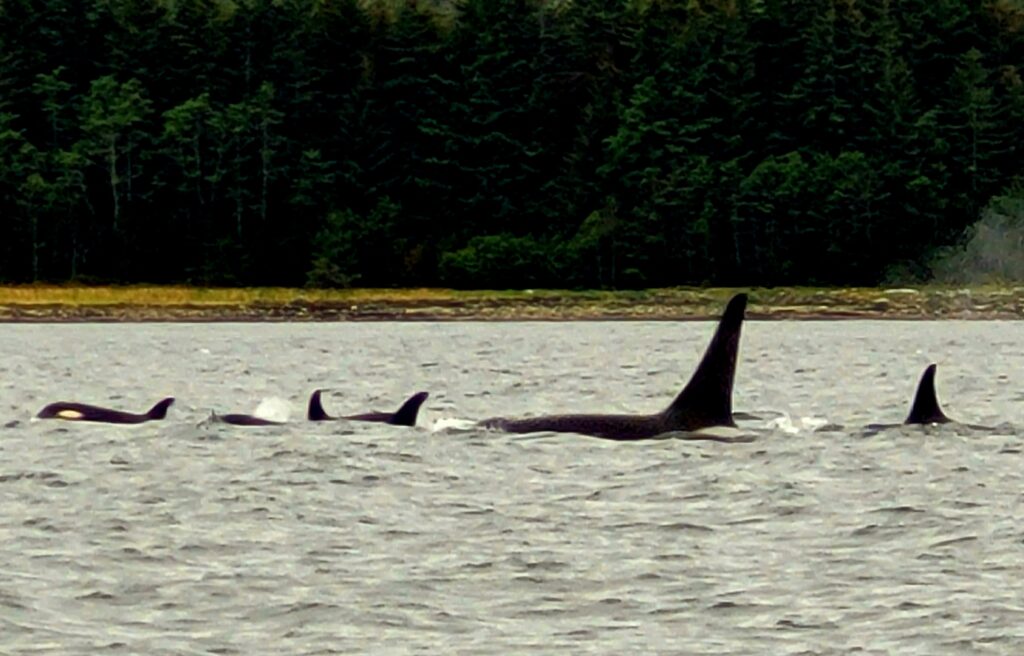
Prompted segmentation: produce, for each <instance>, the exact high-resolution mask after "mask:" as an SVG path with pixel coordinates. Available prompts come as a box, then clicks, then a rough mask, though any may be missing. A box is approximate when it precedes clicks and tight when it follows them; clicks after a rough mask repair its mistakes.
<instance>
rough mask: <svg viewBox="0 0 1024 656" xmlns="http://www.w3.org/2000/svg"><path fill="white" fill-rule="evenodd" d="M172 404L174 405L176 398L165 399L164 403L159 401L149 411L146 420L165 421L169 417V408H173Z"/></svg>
mask: <svg viewBox="0 0 1024 656" xmlns="http://www.w3.org/2000/svg"><path fill="white" fill-rule="evenodd" d="M172 403H174V397H168V398H166V399H163V400H162V401H159V402H158V403H157V404H156V405H154V406H153V407H152V408H150V409H149V412H147V413H146V418H147V419H163V418H164V417H166V416H167V408H169V407H171V404H172Z"/></svg>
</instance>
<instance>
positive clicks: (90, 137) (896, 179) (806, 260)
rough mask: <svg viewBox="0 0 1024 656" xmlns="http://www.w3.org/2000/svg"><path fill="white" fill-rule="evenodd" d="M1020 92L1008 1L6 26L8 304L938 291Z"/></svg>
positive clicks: (2, 89)
mask: <svg viewBox="0 0 1024 656" xmlns="http://www.w3.org/2000/svg"><path fill="white" fill-rule="evenodd" d="M1022 65H1024V6H1022V4H1021V2H1020V0H991V1H985V0H979V1H966V0H664V1H660V0H638V1H636V2H627V1H624V0H561V1H557V0H550V1H548V2H543V1H534V2H523V1H521V0H462V1H460V2H456V3H455V4H436V3H434V4H424V3H416V2H415V1H413V0H409V1H408V2H390V3H389V2H387V1H385V2H375V1H373V0H366V1H363V2H357V1H353V0H233V1H232V0H0V281H8V282H25V281H33V280H47V281H66V280H84V281H103V282H143V281H144V282H192V283H197V284H229V285H230V284H245V285H267V284H274V285H303V284H313V285H321V286H334V285H363V286H392V285H446V286H456V287H526V286H556V287H566V286H587V287H597V286H614V287H633V286H657V285H676V284H703V283H715V284H722V285H753V284H760V285H777V284H874V283H879V282H882V281H884V280H885V279H886V277H887V276H891V275H893V273H892V272H894V271H900V272H902V275H905V276H914V275H923V273H924V272H925V271H924V263H925V262H926V257H927V256H928V253H929V251H930V250H931V249H934V248H937V247H940V246H943V245H948V244H951V243H953V242H955V241H956V239H958V237H959V236H960V235H961V234H962V233H963V231H964V229H965V228H966V227H967V226H969V225H971V224H972V223H974V222H975V221H977V220H978V217H979V215H980V212H981V210H982V208H984V207H985V205H986V204H987V203H988V202H989V201H990V199H992V198H994V197H998V196H1002V195H1007V194H1009V195H1017V196H1019V195H1020V194H1021V192H1020V183H1021V174H1022V166H1021V162H1022V160H1024V158H1022V156H1024V152H1022V151H1024V84H1022V80H1021V76H1022V71H1021V70H1020V67H1021V66H1022Z"/></svg>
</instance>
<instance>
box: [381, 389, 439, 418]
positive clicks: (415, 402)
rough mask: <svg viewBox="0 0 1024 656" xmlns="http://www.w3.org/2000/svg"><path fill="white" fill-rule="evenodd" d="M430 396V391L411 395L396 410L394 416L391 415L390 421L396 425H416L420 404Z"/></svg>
mask: <svg viewBox="0 0 1024 656" xmlns="http://www.w3.org/2000/svg"><path fill="white" fill-rule="evenodd" d="M428 396H430V394H429V393H428V392H417V393H416V394H413V395H412V396H410V397H409V398H408V399H407V400H406V402H405V403H403V404H402V407H401V408H399V409H398V411H397V412H395V414H394V416H392V417H391V421H389V422H388V423H389V424H394V425H396V426H415V425H416V416H417V415H418V414H419V412H420V406H421V405H423V402H424V401H426V400H427V397H428Z"/></svg>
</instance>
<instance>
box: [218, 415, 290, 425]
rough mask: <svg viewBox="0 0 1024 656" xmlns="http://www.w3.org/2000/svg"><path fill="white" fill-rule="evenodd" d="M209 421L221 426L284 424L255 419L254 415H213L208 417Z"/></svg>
mask: <svg viewBox="0 0 1024 656" xmlns="http://www.w3.org/2000/svg"><path fill="white" fill-rule="evenodd" d="M210 419H211V420H213V421H219V422H220V423H222V424H232V425H234V426H280V425H282V424H284V423H285V422H283V421H273V420H271V419H264V418H263V417H257V416H255V415H241V414H227V415H218V414H216V413H214V414H213V415H211V416H210Z"/></svg>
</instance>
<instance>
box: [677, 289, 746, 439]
mask: <svg viewBox="0 0 1024 656" xmlns="http://www.w3.org/2000/svg"><path fill="white" fill-rule="evenodd" d="M746 309H747V295H746V294H736V295H735V296H733V297H732V299H731V300H730V301H729V304H728V305H727V306H726V307H725V312H724V313H723V314H722V319H721V320H720V321H719V322H718V329H717V330H715V335H714V337H712V338H711V343H710V344H708V349H707V351H705V352H704V357H703V358H702V359H701V361H700V364H699V365H697V370H696V371H694V372H693V376H691V377H690V382H688V383H687V384H686V387H684V388H683V391H682V392H680V393H679V396H677V397H676V399H675V401H673V402H672V405H670V406H669V407H668V408H666V409H665V412H664V413H662V415H663V417H664V418H665V424H666V427H667V428H668V430H697V429H700V428H706V427H708V426H735V425H736V424H735V423H734V422H733V420H732V383H733V379H734V378H735V375H736V354H737V351H738V350H739V344H740V329H741V328H742V327H743V316H744V312H745V311H746Z"/></svg>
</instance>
